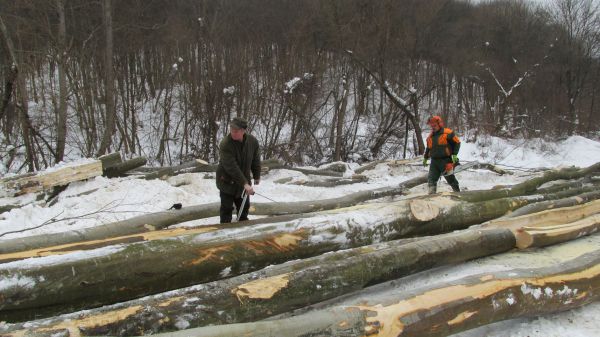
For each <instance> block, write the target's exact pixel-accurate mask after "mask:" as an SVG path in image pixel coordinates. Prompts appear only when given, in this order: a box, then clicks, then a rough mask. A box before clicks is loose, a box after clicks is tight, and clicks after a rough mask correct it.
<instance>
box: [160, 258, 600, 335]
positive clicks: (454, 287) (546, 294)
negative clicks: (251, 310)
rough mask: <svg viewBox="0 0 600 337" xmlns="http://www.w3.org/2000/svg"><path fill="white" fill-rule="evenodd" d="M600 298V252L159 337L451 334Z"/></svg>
mask: <svg viewBox="0 0 600 337" xmlns="http://www.w3.org/2000/svg"><path fill="white" fill-rule="evenodd" d="M598 299H600V251H593V252H590V253H587V254H585V255H582V256H579V257H577V258H576V259H574V260H570V261H567V262H564V263H561V264H559V265H556V266H552V267H545V268H536V269H531V268H527V269H513V270H507V271H503V272H496V273H483V274H478V275H474V276H468V277H464V278H461V279H458V280H455V281H452V282H448V283H445V284H444V283H442V284H436V285H433V286H430V287H426V288H422V289H418V290H416V291H413V292H410V293H400V294H398V293H397V292H394V291H390V292H389V295H388V296H387V298H386V299H385V300H384V301H382V302H380V303H373V304H371V303H370V302H371V301H370V300H371V299H370V298H369V295H368V294H367V295H365V297H364V300H362V301H360V302H363V303H365V304H363V305H346V306H334V307H331V308H327V309H322V310H318V311H312V312H308V313H306V314H302V315H298V316H293V317H289V318H283V319H277V320H268V321H259V322H253V323H240V324H230V325H217V326H209V327H203V328H194V329H188V330H183V331H179V332H171V333H161V334H156V335H154V336H155V337H183V336H186V337H200V336H201V337H226V336H227V337H230V336H245V337H259V336H260V337H275V336H286V337H300V336H330V337H342V336H343V337H347V336H378V337H422V336H432V337H443V336H449V335H452V334H455V333H458V332H461V331H466V330H469V329H472V328H475V327H479V326H483V325H486V324H490V323H494V322H499V321H503V320H507V319H513V318H519V317H532V316H539V315H545V314H550V313H556V312H560V311H564V310H569V309H573V308H577V307H580V306H583V305H586V304H589V303H591V302H593V301H597V300H598Z"/></svg>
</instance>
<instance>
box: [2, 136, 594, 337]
mask: <svg viewBox="0 0 600 337" xmlns="http://www.w3.org/2000/svg"><path fill="white" fill-rule="evenodd" d="M459 157H460V159H461V161H463V162H469V161H473V160H477V161H480V162H487V163H492V164H496V165H498V166H499V167H501V168H504V169H507V170H510V171H511V172H513V174H510V175H503V176H499V175H497V174H495V173H492V172H490V171H487V170H468V171H464V172H461V173H459V174H458V179H459V181H460V184H461V188H463V189H468V190H475V189H488V188H491V187H493V186H496V185H511V184H515V183H519V182H521V181H524V180H526V179H529V178H531V177H532V176H533V175H534V174H535V173H534V172H532V171H531V170H530V169H533V168H558V167H566V166H572V165H574V166H579V167H586V166H589V165H592V164H594V163H596V162H598V161H600V142H597V141H593V140H590V139H586V138H583V137H578V136H574V137H570V138H568V139H566V140H564V141H561V142H556V143H549V142H544V141H542V140H511V141H507V140H502V139H498V138H492V137H480V138H479V139H478V141H477V142H475V143H468V142H464V140H463V145H462V148H461V151H460V154H459ZM87 160H88V159H82V160H81V162H85V161H87ZM420 163H421V160H420V159H415V161H414V163H413V164H409V165H401V166H395V165H388V164H380V165H378V166H377V167H376V168H375V169H373V170H369V171H366V172H364V173H363V174H364V175H366V176H367V177H368V181H366V182H363V183H357V184H352V185H343V186H338V187H335V188H320V187H307V186H301V185H295V184H293V182H294V181H299V180H308V179H311V178H310V177H307V176H305V175H304V174H302V173H299V172H297V171H292V170H275V171H273V172H270V173H268V174H267V175H266V176H264V177H263V179H262V180H261V184H260V185H259V186H257V187H256V188H255V189H256V191H257V193H259V194H260V195H256V196H254V197H253V198H252V202H256V203H260V202H272V201H271V200H274V201H277V202H290V201H301V200H319V199H327V198H333V197H339V196H342V195H345V194H348V193H350V192H355V191H357V190H367V189H374V188H378V187H384V186H394V185H397V184H398V183H400V182H402V181H405V180H407V179H410V178H413V177H415V176H417V175H422V174H423V173H424V172H426V170H427V169H426V168H424V167H422V166H421V165H420ZM70 164H73V163H70ZM348 167H349V170H348V171H347V172H346V173H345V174H346V175H348V176H350V175H352V174H353V170H355V169H357V168H358V167H359V165H357V164H353V163H351V164H348ZM282 178H291V182H288V183H286V184H281V183H276V181H277V180H280V179H282ZM425 189H426V186H419V187H416V188H414V189H412V190H411V193H413V194H423V193H425ZM439 191H450V187H449V186H448V185H447V184H446V183H445V182H444V181H442V182H440V184H439ZM269 199H271V200H269ZM218 200H219V197H218V191H217V189H216V186H215V183H214V175H212V174H205V173H193V174H183V175H179V176H175V177H171V178H169V179H167V180H165V181H162V180H151V181H147V180H141V179H136V178H135V177H126V178H117V179H107V178H103V177H97V178H94V179H90V180H89V181H86V182H76V183H72V184H70V185H69V187H68V188H67V189H66V190H65V191H64V192H62V193H61V194H60V195H59V197H58V199H57V200H56V201H55V202H53V203H51V204H50V203H45V202H43V201H34V200H32V196H21V197H18V198H2V199H0V205H3V204H19V203H21V204H26V205H25V206H23V207H21V208H18V209H13V210H11V211H10V212H5V213H3V214H1V215H0V240H2V239H9V238H15V237H23V236H29V235H37V234H44V233H53V232H62V231H70V230H77V229H81V228H86V227H91V226H96V225H98V224H103V223H108V222H113V221H117V220H122V219H126V218H129V217H132V216H136V215H140V214H145V213H153V212H158V211H161V210H166V209H168V208H169V207H170V206H171V205H172V204H174V203H182V204H183V206H184V207H186V206H191V205H198V204H205V203H212V202H217V201H218ZM251 217H252V215H251ZM215 222H218V219H217V218H210V219H202V220H197V221H190V222H187V223H183V224H180V225H179V226H191V225H199V224H209V223H215ZM28 228H35V229H31V230H27V229H28ZM65 258H66V257H65ZM464 268H468V267H463V269H462V270H464ZM465 272H468V270H467V271H465ZM598 315H600V303H595V304H591V305H589V306H587V307H585V308H580V309H576V310H571V311H567V312H564V313H560V314H556V315H551V316H547V317H540V318H534V319H519V320H511V321H506V322H500V323H496V324H492V325H489V326H485V327H482V328H479V329H475V330H471V331H469V332H465V333H463V334H460V336H461V337H474V336H532V337H533V336H572V337H575V336H577V337H579V336H598V335H600V322H599V321H598V320H597V319H595V317H598Z"/></svg>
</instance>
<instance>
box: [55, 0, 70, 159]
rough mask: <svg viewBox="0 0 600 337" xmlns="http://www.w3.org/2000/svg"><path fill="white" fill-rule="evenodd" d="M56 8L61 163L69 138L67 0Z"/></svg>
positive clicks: (59, 150)
mask: <svg viewBox="0 0 600 337" xmlns="http://www.w3.org/2000/svg"><path fill="white" fill-rule="evenodd" d="M56 9H57V11H58V18H59V20H58V21H59V24H58V45H59V48H58V52H59V55H58V92H59V102H58V113H57V114H58V118H57V125H56V157H55V158H54V161H55V162H56V163H59V162H61V161H62V160H63V157H64V155H65V143H66V140H67V94H68V93H67V76H66V64H65V63H66V62H65V61H66V57H67V55H66V54H67V36H66V35H67V26H66V23H65V1H64V0H56Z"/></svg>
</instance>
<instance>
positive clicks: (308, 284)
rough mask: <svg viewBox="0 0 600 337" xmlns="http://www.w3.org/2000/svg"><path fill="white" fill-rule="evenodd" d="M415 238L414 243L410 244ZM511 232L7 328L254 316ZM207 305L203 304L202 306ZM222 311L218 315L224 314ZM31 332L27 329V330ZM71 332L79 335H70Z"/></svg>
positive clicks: (143, 326)
mask: <svg viewBox="0 0 600 337" xmlns="http://www.w3.org/2000/svg"><path fill="white" fill-rule="evenodd" d="M406 241H408V242H406ZM514 244H515V242H514V236H513V235H512V233H511V232H510V231H509V230H505V229H496V230H483V231H481V230H466V231H461V232H457V233H452V234H445V235H440V236H436V237H427V238H421V239H410V240H405V241H392V242H388V243H382V244H377V245H372V246H364V247H360V248H354V249H351V250H344V251H339V252H335V253H331V254H324V255H321V256H317V257H314V258H310V259H305V260H296V261H293V262H289V263H286V264H282V265H276V266H271V267H269V268H266V269H263V270H260V271H257V272H254V273H251V274H245V275H241V276H238V277H233V278H229V279H226V280H221V281H216V282H211V283H208V284H203V285H197V286H193V287H190V288H187V289H181V290H178V291H174V292H169V293H165V294H161V295H157V296H153V297H147V298H143V299H139V300H133V301H129V302H127V303H122V304H117V305H114V306H111V307H103V308H98V309H92V310H89V311H86V312H85V313H80V314H75V315H64V316H62V317H58V318H54V319H51V320H42V321H41V322H39V323H35V322H29V323H27V324H26V325H27V329H25V328H24V325H23V324H14V325H12V326H11V327H10V329H5V332H9V331H10V332H11V334H10V335H8V336H17V335H19V334H20V333H25V331H27V332H28V333H29V334H38V336H48V337H49V336H52V335H54V334H57V333H66V331H68V329H70V330H71V331H73V330H75V331H79V332H80V333H82V334H84V335H94V336H99V335H121V336H129V335H140V334H151V333H157V332H161V331H170V330H177V329H178V328H181V327H183V326H185V327H198V326H206V325H213V324H226V323H239V322H250V321H256V320H260V319H264V318H267V317H269V316H272V315H275V314H280V313H285V312H288V311H291V310H294V309H298V308H301V307H305V306H307V305H311V304H315V303H318V302H321V301H324V300H327V299H331V298H334V297H337V296H341V295H343V294H347V293H349V292H351V291H356V290H360V289H362V288H364V287H365V286H367V285H373V284H377V283H381V282H384V281H387V280H393V279H396V278H399V277H403V276H406V275H409V274H412V273H416V272H419V271H422V270H426V269H430V268H434V267H438V266H442V265H446V264H453V263H459V262H463V261H466V260H470V259H473V258H477V257H482V256H487V255H493V254H498V253H502V252H506V251H508V250H510V249H512V248H513V247H514ZM198 308H201V310H198ZM220 312H221V313H222V314H217V313H220ZM25 336H27V333H25ZM64 336H65V337H67V336H72V335H64Z"/></svg>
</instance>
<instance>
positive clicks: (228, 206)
mask: <svg viewBox="0 0 600 337" xmlns="http://www.w3.org/2000/svg"><path fill="white" fill-rule="evenodd" d="M219 196H220V197H221V209H220V212H219V213H220V216H221V223H229V222H231V217H232V215H231V214H232V213H233V205H234V204H235V211H236V214H237V213H238V212H239V209H240V207H241V206H242V198H241V197H240V198H236V197H234V196H233V195H231V194H227V193H223V192H219ZM248 209H250V196H248V198H247V199H246V204H245V205H244V209H243V210H242V214H241V215H240V218H239V219H238V221H245V220H248Z"/></svg>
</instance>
